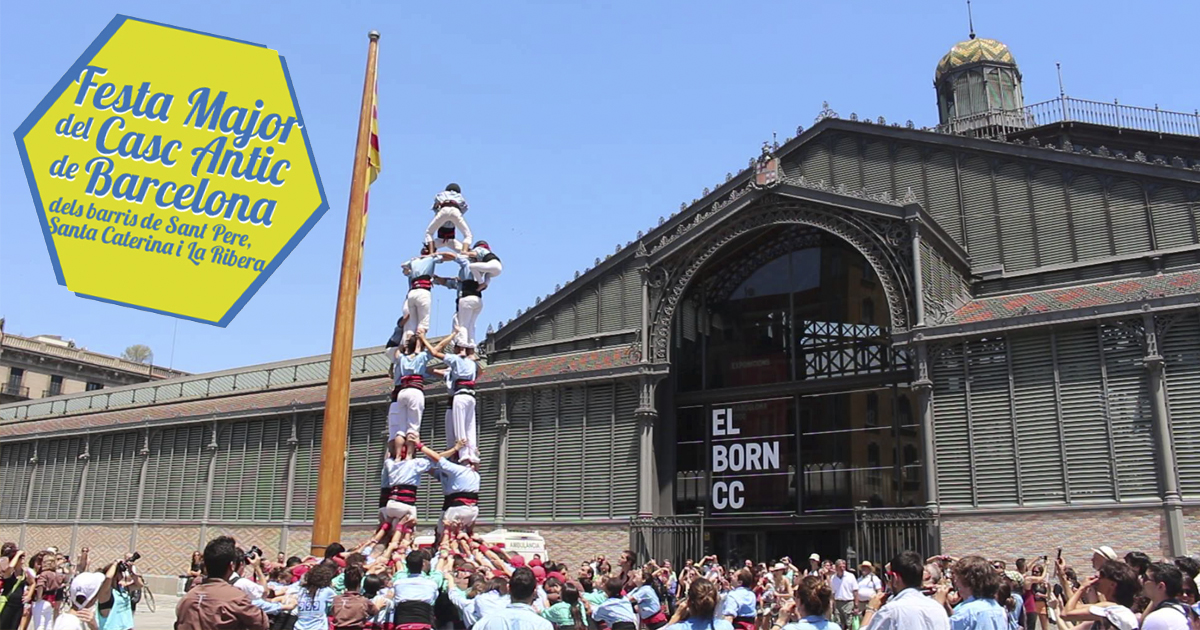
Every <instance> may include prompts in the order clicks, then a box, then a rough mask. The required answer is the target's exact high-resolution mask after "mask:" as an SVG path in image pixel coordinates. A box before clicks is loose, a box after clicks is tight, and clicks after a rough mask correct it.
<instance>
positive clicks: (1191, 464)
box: [1162, 315, 1200, 498]
mask: <svg viewBox="0 0 1200 630" xmlns="http://www.w3.org/2000/svg"><path fill="white" fill-rule="evenodd" d="M1162 348H1163V356H1164V357H1165V358H1166V373H1167V399H1168V401H1169V405H1170V414H1171V438H1172V442H1173V443H1174V445H1175V461H1176V465H1177V466H1178V467H1179V485H1180V491H1181V492H1182V493H1183V495H1184V496H1185V497H1189V498H1193V497H1200V318H1197V316H1196V315H1187V316H1181V317H1180V319H1179V320H1177V321H1176V322H1175V323H1174V324H1173V325H1172V326H1171V327H1170V328H1169V329H1168V330H1167V334H1166V336H1165V337H1164V338H1163V340H1162Z"/></svg>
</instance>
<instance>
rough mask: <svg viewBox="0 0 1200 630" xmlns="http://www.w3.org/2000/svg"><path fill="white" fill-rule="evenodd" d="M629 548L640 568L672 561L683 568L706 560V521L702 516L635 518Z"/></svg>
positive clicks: (631, 521) (631, 520)
mask: <svg viewBox="0 0 1200 630" xmlns="http://www.w3.org/2000/svg"><path fill="white" fill-rule="evenodd" d="M629 548H630V549H631V550H632V551H633V552H634V553H636V554H637V561H638V563H639V564H641V563H645V562H648V561H649V560H651V559H654V560H664V559H665V560H670V561H671V564H672V566H676V567H682V566H683V564H684V561H685V560H687V559H689V558H690V559H692V560H696V561H697V562H699V560H700V559H701V558H703V557H704V520H703V519H702V518H701V517H700V516H635V517H633V518H630V519H629Z"/></svg>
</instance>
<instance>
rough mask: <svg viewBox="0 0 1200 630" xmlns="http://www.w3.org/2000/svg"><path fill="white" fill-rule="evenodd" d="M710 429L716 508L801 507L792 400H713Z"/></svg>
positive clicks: (718, 510)
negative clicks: (727, 402) (798, 504)
mask: <svg viewBox="0 0 1200 630" xmlns="http://www.w3.org/2000/svg"><path fill="white" fill-rule="evenodd" d="M708 433H709V443H710V444H711V446H710V448H709V453H708V466H709V471H710V473H711V476H712V487H711V488H710V489H709V497H710V501H709V503H710V505H709V510H710V513H712V514H715V515H719V514H738V513H755V512H794V511H795V509H796V486H795V479H796V476H795V470H796V468H795V447H796V430H795V412H794V409H793V400H792V399H790V398H784V399H778V400H763V401H755V402H749V403H738V404H733V405H713V406H712V407H711V408H710V409H709V417H708Z"/></svg>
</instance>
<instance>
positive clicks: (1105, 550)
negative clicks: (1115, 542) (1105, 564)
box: [1092, 545, 1117, 560]
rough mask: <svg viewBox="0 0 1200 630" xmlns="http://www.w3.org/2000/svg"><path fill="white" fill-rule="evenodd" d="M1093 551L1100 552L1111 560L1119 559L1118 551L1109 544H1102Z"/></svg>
mask: <svg viewBox="0 0 1200 630" xmlns="http://www.w3.org/2000/svg"><path fill="white" fill-rule="evenodd" d="M1092 553H1098V554H1100V555H1102V556H1104V557H1105V558H1108V559H1109V560H1116V559H1117V552H1115V551H1113V548H1112V547H1109V546H1108V545H1100V546H1099V547H1096V548H1095V549H1093V550H1092Z"/></svg>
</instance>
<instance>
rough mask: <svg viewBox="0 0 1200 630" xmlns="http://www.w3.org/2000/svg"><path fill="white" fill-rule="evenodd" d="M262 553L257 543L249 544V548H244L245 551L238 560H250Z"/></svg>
mask: <svg viewBox="0 0 1200 630" xmlns="http://www.w3.org/2000/svg"><path fill="white" fill-rule="evenodd" d="M262 555H263V552H262V549H259V548H258V545H251V546H250V548H249V549H247V550H246V553H245V554H243V555H242V557H241V558H240V560H241V561H242V562H250V561H251V560H253V559H254V558H261V557H262Z"/></svg>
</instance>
